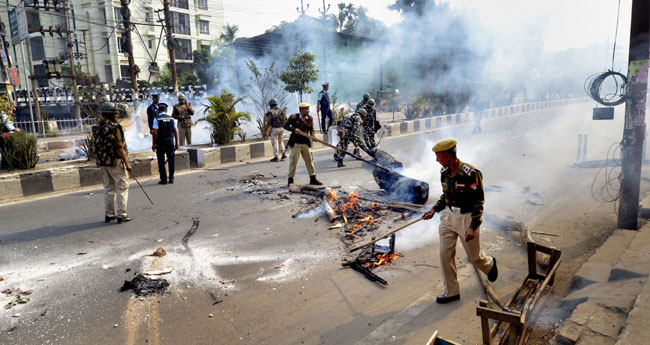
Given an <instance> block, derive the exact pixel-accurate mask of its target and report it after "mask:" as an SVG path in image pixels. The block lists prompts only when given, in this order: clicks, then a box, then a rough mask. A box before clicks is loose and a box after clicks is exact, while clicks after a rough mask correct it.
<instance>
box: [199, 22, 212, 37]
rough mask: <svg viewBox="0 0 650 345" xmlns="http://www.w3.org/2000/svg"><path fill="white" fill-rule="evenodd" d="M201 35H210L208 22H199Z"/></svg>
mask: <svg viewBox="0 0 650 345" xmlns="http://www.w3.org/2000/svg"><path fill="white" fill-rule="evenodd" d="M199 33H200V34H202V35H209V34H210V22H209V21H207V20H199Z"/></svg>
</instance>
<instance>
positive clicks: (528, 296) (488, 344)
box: [476, 242, 562, 345]
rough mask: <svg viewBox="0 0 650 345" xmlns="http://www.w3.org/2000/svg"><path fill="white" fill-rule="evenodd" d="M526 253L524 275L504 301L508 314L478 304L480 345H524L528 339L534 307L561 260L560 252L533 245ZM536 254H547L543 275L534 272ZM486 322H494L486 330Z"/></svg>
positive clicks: (546, 288)
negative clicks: (480, 333) (546, 265)
mask: <svg viewBox="0 0 650 345" xmlns="http://www.w3.org/2000/svg"><path fill="white" fill-rule="evenodd" d="M527 250H528V276H527V277H526V279H525V280H524V282H523V284H522V285H521V287H520V288H519V289H518V290H517V292H516V293H515V294H514V296H513V297H512V298H511V299H510V302H508V305H507V307H508V308H509V309H510V310H511V312H508V311H503V310H497V309H492V308H489V307H488V302H487V301H486V300H480V301H479V306H478V307H477V308H476V315H478V316H480V317H481V332H482V336H483V344H484V345H492V344H499V345H506V344H507V345H524V344H526V343H527V342H528V339H529V338H530V335H531V333H532V328H533V325H534V324H535V321H536V318H537V315H538V312H539V309H538V308H537V307H538V306H540V305H541V304H540V303H538V302H539V301H540V297H542V294H543V293H544V291H546V290H549V291H550V289H551V287H552V286H553V282H554V280H555V274H556V273H557V269H558V267H559V266H560V261H562V260H561V258H560V256H561V255H562V252H561V251H559V250H557V249H552V248H548V247H544V246H542V245H539V244H536V243H533V242H529V243H527ZM538 252H540V253H544V254H548V255H550V262H549V266H548V267H549V268H548V269H547V270H546V272H545V274H541V273H538V272H537V262H536V257H537V253H538ZM545 297H546V295H545ZM490 320H496V321H497V322H496V324H495V325H494V326H492V327H490Z"/></svg>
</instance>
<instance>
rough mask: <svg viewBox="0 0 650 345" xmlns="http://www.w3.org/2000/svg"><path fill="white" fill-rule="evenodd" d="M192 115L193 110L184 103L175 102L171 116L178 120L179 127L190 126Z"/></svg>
mask: <svg viewBox="0 0 650 345" xmlns="http://www.w3.org/2000/svg"><path fill="white" fill-rule="evenodd" d="M192 115H194V110H192V109H190V107H189V106H188V105H187V103H185V104H180V103H178V104H176V105H175V106H174V110H173V111H172V117H173V118H175V119H176V120H178V126H179V127H184V128H186V127H192Z"/></svg>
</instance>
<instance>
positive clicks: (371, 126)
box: [363, 98, 377, 150]
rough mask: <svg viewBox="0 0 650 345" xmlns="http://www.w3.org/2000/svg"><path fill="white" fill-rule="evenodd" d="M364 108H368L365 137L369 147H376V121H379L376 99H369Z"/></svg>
mask: <svg viewBox="0 0 650 345" xmlns="http://www.w3.org/2000/svg"><path fill="white" fill-rule="evenodd" d="M364 109H365V110H366V113H367V115H366V118H365V120H363V139H364V141H365V142H366V146H368V149H370V150H372V149H374V148H375V146H377V145H375V132H376V130H375V123H376V122H377V109H376V108H375V100H374V99H372V98H371V99H369V100H368V103H366V105H365V107H364Z"/></svg>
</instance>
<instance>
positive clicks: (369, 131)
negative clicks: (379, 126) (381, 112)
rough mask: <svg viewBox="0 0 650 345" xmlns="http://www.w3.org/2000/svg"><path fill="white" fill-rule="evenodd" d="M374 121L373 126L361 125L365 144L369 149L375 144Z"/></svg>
mask: <svg viewBox="0 0 650 345" xmlns="http://www.w3.org/2000/svg"><path fill="white" fill-rule="evenodd" d="M374 125H375V124H374V123H373V127H367V126H364V127H363V139H364V140H365V141H366V146H368V148H369V149H373V148H374V147H375V146H376V145H375V128H374Z"/></svg>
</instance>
